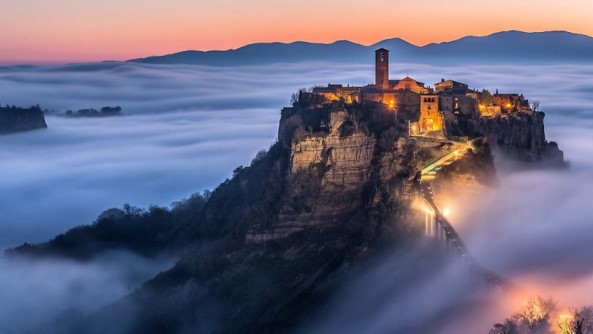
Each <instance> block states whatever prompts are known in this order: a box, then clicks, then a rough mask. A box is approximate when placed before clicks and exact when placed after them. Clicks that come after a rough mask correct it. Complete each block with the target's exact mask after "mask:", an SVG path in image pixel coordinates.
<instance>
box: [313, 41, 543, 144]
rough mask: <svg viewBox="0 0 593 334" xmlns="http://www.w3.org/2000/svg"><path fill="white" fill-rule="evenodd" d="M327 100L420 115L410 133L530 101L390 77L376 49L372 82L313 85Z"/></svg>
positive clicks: (382, 52)
mask: <svg viewBox="0 0 593 334" xmlns="http://www.w3.org/2000/svg"><path fill="white" fill-rule="evenodd" d="M313 94H314V95H319V96H322V97H323V100H324V101H325V102H326V103H331V102H332V101H336V100H343V101H344V102H345V103H358V104H363V103H365V102H370V101H372V102H378V103H382V104H384V105H385V106H386V107H387V108H388V109H390V110H393V111H394V112H395V113H405V114H406V115H419V117H416V119H414V120H413V121H411V123H410V134H411V135H429V136H430V135H434V136H439V135H444V134H445V130H446V128H445V119H446V117H447V116H449V115H452V116H457V117H461V116H466V117H474V116H482V117H498V116H500V115H504V114H511V113H514V112H524V113H532V109H531V107H530V106H529V101H528V100H526V99H525V98H524V97H523V95H519V94H499V93H498V91H497V92H496V93H495V94H490V92H488V91H486V90H483V91H481V92H480V91H476V90H472V89H469V87H468V85H467V84H464V83H461V82H457V81H454V80H444V79H442V80H441V82H438V83H436V84H435V85H434V88H432V87H429V86H426V85H425V84H424V83H423V82H420V81H416V80H414V79H412V78H410V77H408V76H407V77H405V78H403V79H401V80H390V79H389V51H388V50H386V49H383V48H381V49H378V50H376V51H375V83H374V84H371V85H366V86H363V87H354V86H343V85H341V84H329V85H328V86H327V87H315V88H313Z"/></svg>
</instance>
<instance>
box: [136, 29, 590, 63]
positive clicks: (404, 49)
mask: <svg viewBox="0 0 593 334" xmlns="http://www.w3.org/2000/svg"><path fill="white" fill-rule="evenodd" d="M379 47H384V48H386V49H389V50H390V51H391V53H392V55H393V57H394V60H395V59H397V61H398V62H412V63H432V64H434V63H439V64H442V63H445V64H456V63H464V64H467V63H471V64H495V63H520V64H521V63H556V64H557V63H593V38H592V37H590V36H585V35H580V34H574V33H570V32H566V31H548V32H538V33H526V32H521V31H505V32H499V33H495V34H492V35H488V36H481V37H476V36H468V37H463V38H461V39H458V40H455V41H451V42H444V43H433V44H428V45H425V46H416V45H413V44H411V43H408V42H406V41H404V40H402V39H400V38H393V39H387V40H384V41H381V42H379V43H376V44H373V45H370V46H364V45H360V44H356V43H353V42H349V41H337V42H334V43H331V44H322V43H308V42H294V43H257V44H249V45H246V46H244V47H241V48H238V49H234V50H226V51H183V52H179V53H174V54H170V55H164V56H154V57H148V58H140V59H133V60H130V61H131V62H141V63H153V64H196V65H211V66H233V65H252V64H253V65H254V64H268V63H295V62H304V61H332V62H368V59H369V57H372V55H373V52H374V50H375V49H377V48H379Z"/></svg>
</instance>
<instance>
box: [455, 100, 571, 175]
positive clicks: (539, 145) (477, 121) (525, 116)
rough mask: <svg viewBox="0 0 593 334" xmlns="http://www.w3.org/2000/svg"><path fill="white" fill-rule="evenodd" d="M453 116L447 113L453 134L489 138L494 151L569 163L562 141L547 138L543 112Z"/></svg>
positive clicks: (525, 158)
mask: <svg viewBox="0 0 593 334" xmlns="http://www.w3.org/2000/svg"><path fill="white" fill-rule="evenodd" d="M447 116H449V117H447ZM451 116H452V115H446V117H445V119H446V122H447V128H448V129H450V130H448V132H449V133H450V134H453V135H457V136H467V137H470V138H477V137H484V138H487V139H488V141H489V142H490V146H491V148H492V149H493V150H494V151H498V152H500V153H502V154H503V155H505V156H508V157H509V158H511V160H516V161H521V162H544V163H546V164H550V165H555V166H563V165H565V161H564V153H563V152H562V151H561V150H560V149H559V147H558V144H557V143H555V142H549V141H547V140H546V134H545V130H544V117H545V113H543V112H540V111H535V112H529V113H528V112H512V113H508V114H502V115H498V116H496V117H479V116H475V115H474V116H471V117H463V116H461V117H451Z"/></svg>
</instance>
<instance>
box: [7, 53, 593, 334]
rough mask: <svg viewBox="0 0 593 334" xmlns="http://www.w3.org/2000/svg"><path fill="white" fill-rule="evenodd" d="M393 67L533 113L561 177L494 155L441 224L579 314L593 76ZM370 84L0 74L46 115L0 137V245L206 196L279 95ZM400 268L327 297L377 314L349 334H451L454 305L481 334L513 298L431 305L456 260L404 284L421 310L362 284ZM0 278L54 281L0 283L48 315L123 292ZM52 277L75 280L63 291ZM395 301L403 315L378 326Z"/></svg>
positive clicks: (247, 71)
mask: <svg viewBox="0 0 593 334" xmlns="http://www.w3.org/2000/svg"><path fill="white" fill-rule="evenodd" d="M396 60H397V59H395V58H394V60H393V62H392V66H391V77H395V78H397V77H404V76H406V75H408V74H409V75H410V76H412V77H414V78H416V79H418V80H420V81H423V82H426V83H427V84H429V85H432V84H434V83H435V82H438V81H440V79H441V78H444V79H449V78H453V79H455V80H457V81H462V82H466V83H468V84H469V85H470V87H471V88H477V89H482V88H488V89H490V90H491V91H494V90H496V89H497V88H498V89H499V91H500V92H501V93H504V92H519V93H523V94H524V95H525V96H526V97H527V98H529V99H530V100H532V101H533V100H539V101H541V109H542V110H544V111H545V112H546V134H547V137H548V139H550V140H555V141H558V142H559V144H560V147H561V149H563V150H564V152H565V157H566V158H567V159H568V160H569V161H570V163H571V165H570V169H569V170H566V171H555V170H520V171H518V170H514V171H511V170H509V169H508V168H506V167H505V166H506V164H505V162H504V161H503V160H502V159H501V157H499V156H497V157H496V158H497V164H498V169H499V183H500V185H499V187H498V188H496V189H492V190H489V191H482V192H481V193H480V194H479V196H472V197H470V198H471V200H467V197H464V196H452V199H451V203H449V204H450V206H451V210H452V217H451V220H452V221H453V223H454V225H455V226H456V227H457V228H458V229H459V231H460V233H461V235H462V236H463V238H464V241H465V242H466V243H467V245H468V247H469V249H470V251H471V252H472V254H473V255H474V256H475V258H476V259H477V260H478V261H479V262H480V263H481V264H482V265H483V266H485V267H488V268H490V269H493V270H495V271H496V272H498V273H500V274H501V275H503V276H505V277H507V278H509V279H510V280H512V281H513V282H515V283H516V284H518V285H519V286H521V287H522V289H523V291H526V292H525V294H531V293H533V294H544V295H548V294H552V295H553V296H554V297H555V298H556V299H558V300H560V302H561V303H562V304H565V305H571V306H580V305H581V304H584V303H589V304H591V303H593V300H589V301H587V300H586V298H585V297H586V296H588V295H591V292H593V266H591V260H590V259H592V258H593V242H592V241H593V240H591V238H592V237H591V235H593V233H592V232H593V223H592V222H591V220H592V219H593V208H592V206H591V205H590V202H591V200H590V199H591V198H592V195H593V190H592V186H593V146H592V145H590V142H591V140H593V131H592V130H591V129H592V128H593V110H592V109H593V107H591V106H592V105H593V103H592V102H593V97H592V96H593V95H592V94H593V81H591V79H590V78H591V77H592V75H593V66H569V65H561V66H531V67H529V66H527V67H513V66H471V67H437V66H427V65H414V64H397V63H396ZM373 78H374V76H373V67H372V65H369V64H352V65H347V64H341V65H332V64H325V63H311V64H290V65H266V66H245V67H233V68H223V67H217V68H209V67H205V66H172V65H170V66H156V65H141V64H127V63H126V64H122V63H101V64H82V65H77V64H73V65H63V66H13V67H0V87H2V91H0V103H1V104H2V105H5V104H10V105H20V106H28V105H32V104H40V105H41V107H42V108H44V109H49V110H55V112H53V113H52V114H50V115H48V116H47V117H46V120H47V123H48V127H49V128H48V129H47V130H39V131H33V132H27V133H20V134H13V135H5V136H0V175H2V178H0V212H1V213H2V214H1V216H0V247H1V248H3V249H4V248H6V247H10V246H15V245H18V244H20V243H22V242H25V241H29V242H31V241H32V242H39V241H43V240H47V239H49V238H51V237H52V236H54V235H56V234H58V233H61V232H64V231H65V230H66V229H68V228H70V227H73V226H76V225H79V224H88V223H91V222H92V221H93V220H94V219H95V217H96V216H97V215H98V214H99V213H100V212H102V211H103V210H105V209H107V208H109V207H121V205H122V204H124V203H131V204H133V205H137V206H141V207H144V206H147V205H150V204H157V205H164V206H166V205H168V204H170V203H171V202H173V201H176V200H179V199H181V198H184V197H187V196H189V195H190V194H192V193H194V192H197V191H203V190H205V189H212V188H213V187H215V186H216V185H217V184H218V183H220V182H221V181H223V180H224V179H225V178H227V177H230V175H231V174H232V170H233V169H234V168H235V167H236V166H238V165H245V164H248V163H249V162H250V160H251V159H252V158H253V156H254V155H255V153H256V152H257V151H258V150H260V149H264V148H267V147H268V146H270V144H272V143H273V142H274V140H275V138H276V130H277V122H278V120H279V114H280V109H281V107H283V106H285V105H288V102H289V100H290V95H291V93H292V92H294V91H296V90H298V89H299V88H302V87H311V86H313V85H324V84H327V83H329V82H331V83H338V82H340V83H344V84H353V85H362V84H365V83H368V82H370V81H371V80H373ZM106 105H111V106H115V105H120V106H122V108H123V112H124V114H125V115H124V116H120V117H111V118H101V119H91V118H76V119H68V118H63V117H59V116H56V114H59V113H63V112H64V111H66V110H68V109H73V110H76V109H82V108H90V107H92V108H96V109H98V108H100V107H102V106H106ZM455 198H457V200H456V201H455V200H454V199H455ZM410 256H412V258H413V255H410ZM399 259H401V257H399ZM398 261H400V260H398V257H397V256H395V255H394V256H391V257H389V256H388V257H386V259H385V260H384V262H382V263H380V264H378V265H377V266H376V267H375V268H372V269H370V270H369V273H368V275H367V276H364V277H361V278H359V280H357V283H352V284H354V285H356V284H358V285H356V286H359V287H360V286H366V288H367V289H368V291H367V293H366V294H362V295H361V294H360V291H361V290H360V289H350V290H349V291H343V292H342V293H340V295H339V296H338V297H337V298H338V299H339V300H341V301H343V302H342V303H340V304H341V305H344V304H357V303H361V304H364V303H363V302H364V296H376V295H382V296H385V298H386V299H387V301H386V302H383V303H377V304H376V305H375V304H374V303H372V301H373V299H369V300H368V305H369V306H368V308H367V310H368V309H369V308H370V309H372V308H373V307H375V306H376V309H372V312H369V313H371V314H372V316H360V317H359V318H356V317H353V316H350V317H349V318H350V319H351V320H352V321H354V320H356V322H357V324H358V327H356V326H355V327H353V328H373V329H374V332H376V333H382V332H388V331H390V330H393V329H394V328H406V326H416V325H417V324H418V323H422V322H423V321H426V319H435V318H434V317H435V315H439V314H443V312H444V311H445V310H449V312H450V313H447V314H448V316H447V319H450V321H449V322H447V323H441V325H442V326H441V327H440V328H441V330H442V332H443V333H446V332H452V333H453V332H455V330H456V329H455V328H456V327H455V325H456V324H459V323H461V322H468V321H470V320H469V319H467V318H463V317H461V315H460V314H459V312H457V313H456V312H455V310H457V309H456V308H455V305H459V306H460V307H461V306H462V305H468V303H470V304H471V303H472V302H475V301H476V300H477V301H478V302H479V303H480V305H484V307H483V308H480V310H481V309H483V310H484V312H481V313H479V314H477V313H472V314H474V316H475V317H479V318H480V319H484V320H483V321H481V324H479V325H480V327H479V329H480V330H484V329H485V328H486V329H487V328H488V327H489V326H491V323H490V322H491V321H494V320H497V319H499V320H502V319H500V317H501V316H502V317H504V316H506V315H505V311H508V310H509V307H515V306H516V301H515V300H514V298H509V299H513V301H512V302H509V303H510V304H512V305H511V306H508V305H506V304H505V305H500V304H499V303H500V299H501V298H499V296H497V295H495V297H493V296H491V295H489V294H487V295H484V294H483V293H482V292H480V291H477V292H475V293H474V292H472V293H468V294H467V295H468V296H470V297H468V298H469V299H467V298H465V299H464V298H461V297H459V295H462V294H463V287H462V286H460V288H459V289H453V288H452V289H450V290H448V291H447V293H445V294H440V293H439V291H442V290H443V289H445V290H447V289H446V288H447V286H449V285H450V284H449V282H451V281H456V280H458V279H457V278H456V275H457V274H456V273H457V272H458V270H455V269H451V268H456V267H455V266H457V265H456V264H452V265H451V266H443V267H442V268H439V271H438V273H437V274H435V277H436V279H435V280H434V281H431V280H425V281H422V282H423V284H422V285H421V286H420V287H418V289H419V290H422V291H426V293H425V295H423V298H422V299H414V298H412V297H413V296H407V297H406V296H404V297H401V296H400V295H399V294H397V293H396V292H397V291H395V290H394V289H392V285H391V282H392V280H391V278H393V277H399V276H398V272H390V274H389V275H380V274H375V273H381V270H386V269H382V268H393V266H397V267H400V266H398V265H397V263H398ZM401 261H404V260H401ZM60 265H61V264H60ZM153 265H154V267H153ZM0 266H1V267H0V273H1V277H8V276H4V275H5V274H6V273H9V272H10V273H12V274H11V275H13V276H11V277H13V278H14V277H21V276H23V275H25V276H30V277H37V276H40V277H43V276H44V273H46V272H54V274H55V275H54V276H52V277H55V279H52V280H51V282H52V283H51V284H47V285H44V284H42V283H43V282H42V280H39V281H31V280H22V281H19V280H18V279H12V280H11V282H12V283H10V284H0V296H4V295H6V293H7V292H8V291H28V290H27V289H28V288H31V287H33V286H34V287H35V288H36V289H39V291H40V294H39V295H40V296H44V297H43V301H44V302H47V303H50V304H52V305H56V307H55V309H58V308H59V305H63V306H64V307H63V308H64V309H65V308H68V307H73V306H80V304H77V302H76V298H74V297H73V296H72V295H69V294H68V292H67V291H68V290H67V286H68V284H72V283H71V282H73V281H76V282H78V283H77V284H81V286H82V288H81V289H83V290H85V289H86V290H85V291H88V292H89V293H90V291H92V289H91V288H90V287H91V286H92V284H94V282H95V281H94V280H99V281H101V280H105V279H107V277H114V276H115V279H114V281H115V282H118V283H117V284H115V287H114V289H112V290H110V291H109V293H107V294H106V295H105V298H103V299H100V300H97V301H96V303H93V305H87V306H85V307H86V310H90V309H93V308H95V309H96V308H97V307H99V306H100V305H103V304H105V303H107V302H109V301H113V300H115V299H117V298H118V297H119V296H121V295H123V294H124V293H126V290H125V289H123V288H122V286H126V284H125V283H124V281H125V280H122V279H120V278H118V277H117V275H116V274H113V273H110V272H109V270H103V269H101V270H96V268H94V267H92V266H83V267H78V266H73V268H72V270H71V271H70V270H56V269H55V268H56V267H55V266H54V265H53V264H49V263H47V262H44V263H28V264H26V265H24V264H13V263H9V264H7V263H2V264H0ZM58 266H59V265H58ZM65 266H67V265H65ZM147 266H148V267H150V268H157V267H158V268H160V267H159V266H158V265H156V264H150V265H148V264H147ZM23 268H27V269H26V270H27V272H24V271H23V270H25V269H23ZM114 270H116V269H114ZM153 270H156V269H153ZM63 272H66V273H68V272H74V274H72V275H70V276H69V277H71V278H70V279H63V278H61V277H60V275H61V274H62V273H63ZM88 275H90V276H92V277H93V280H89V279H88V277H89V276H88ZM110 275H111V276H110ZM373 275H375V276H373ZM9 276H10V275H9ZM447 277H449V278H447ZM7 279H9V278H7ZM60 282H63V284H62V285H61V283H60ZM69 282H70V283H69ZM371 282H372V284H369V283H371ZM349 286H351V285H349ZM107 290H109V289H107ZM355 291H358V292H355ZM362 291H365V290H362ZM54 292H55V294H54ZM25 294H26V293H23V295H25ZM390 296H391V297H392V299H389V297H390ZM369 298H370V297H369ZM429 298H432V299H433V300H435V302H434V303H430V305H431V306H430V307H429V306H428V305H429V304H424V303H423V302H422V300H424V299H429ZM11 300H12V301H15V300H16V301H15V303H16V304H14V306H12V308H6V307H4V305H0V326H3V325H2V323H1V322H2V319H10V314H12V313H10V312H16V311H15V310H22V309H26V308H27V307H28V306H29V305H31V304H30V303H29V302H28V301H27V300H26V298H24V299H23V300H22V302H21V301H20V300H19V298H16V297H15V298H12V299H11ZM502 300H503V304H504V300H505V299H504V298H502ZM3 301H4V298H0V303H3ZM396 301H397V302H396ZM419 301H420V302H419ZM11 305H12V304H11ZM406 305H409V306H410V307H409V308H408V310H413V312H410V314H412V313H413V314H414V315H415V316H414V317H411V316H409V317H408V316H403V317H397V316H391V315H393V314H395V313H396V312H397V310H401V309H402V308H404V307H405V306H406ZM460 309H462V308H460ZM7 310H8V311H7ZM353 310H356V308H353V309H350V308H344V307H336V308H334V309H333V310H331V311H328V315H327V318H326V320H327V324H325V325H327V326H330V327H331V326H334V325H335V323H339V321H336V319H343V318H344V317H345V316H347V315H348V314H351V312H354V311H353ZM39 312H42V311H39ZM461 313H463V312H461ZM466 313H467V312H466ZM45 316H46V315H44V317H45ZM379 316H380V318H377V317H379ZM40 319H43V317H40ZM474 320H475V319H474ZM379 324H380V325H379ZM484 324H485V325H484ZM330 327H322V328H330ZM7 328H8V327H7ZM331 328H335V327H331ZM1 329H3V328H1V327H0V331H1Z"/></svg>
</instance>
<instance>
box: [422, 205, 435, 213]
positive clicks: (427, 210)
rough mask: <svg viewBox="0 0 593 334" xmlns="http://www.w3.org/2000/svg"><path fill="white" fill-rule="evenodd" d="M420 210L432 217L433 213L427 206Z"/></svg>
mask: <svg viewBox="0 0 593 334" xmlns="http://www.w3.org/2000/svg"><path fill="white" fill-rule="evenodd" d="M422 210H423V211H424V212H426V213H428V214H429V215H434V211H432V210H431V209H430V208H429V207H428V206H426V205H425V206H424V207H422Z"/></svg>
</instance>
